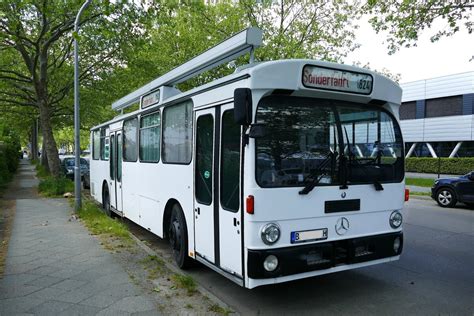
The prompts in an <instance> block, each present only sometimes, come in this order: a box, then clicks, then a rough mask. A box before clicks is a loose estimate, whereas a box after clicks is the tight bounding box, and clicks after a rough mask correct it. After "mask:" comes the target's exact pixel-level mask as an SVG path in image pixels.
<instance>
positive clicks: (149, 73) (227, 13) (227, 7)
mask: <svg viewBox="0 0 474 316" xmlns="http://www.w3.org/2000/svg"><path fill="white" fill-rule="evenodd" d="M359 14H360V11H359V10H357V8H356V7H355V6H354V5H351V4H347V3H343V2H338V1H335V2H324V3H322V2H320V1H305V2H304V3H303V2H301V1H296V0H285V1H279V2H277V1H255V0H242V1H237V2H234V1H219V2H218V3H216V4H204V3H203V2H200V1H193V2H189V3H186V2H185V3H178V2H164V3H163V5H162V6H161V7H160V10H159V12H158V14H157V19H156V20H155V27H154V28H153V30H152V31H151V32H150V33H151V37H150V41H149V42H147V43H145V44H144V45H143V46H141V47H140V49H139V50H133V51H130V55H129V59H128V60H127V64H126V67H123V68H121V69H116V70H115V72H114V75H113V76H114V77H115V79H112V81H115V85H114V87H115V88H114V89H112V90H114V91H121V95H120V96H123V95H125V94H126V93H128V92H130V91H133V90H134V89H136V88H138V87H139V86H141V85H143V84H145V83H147V82H149V81H151V80H152V79H154V78H156V77H158V76H160V75H162V74H164V73H166V72H168V71H170V70H171V69H173V68H175V67H177V66H179V65H180V64H182V63H184V62H185V61H187V60H189V59H190V58H191V57H193V56H196V55H198V54H200V53H202V52H204V51H205V50H207V49H208V48H210V47H212V46H213V45H216V44H218V43H219V42H221V41H223V40H225V39H226V38H228V37H230V36H231V35H233V34H236V33H237V32H239V31H241V30H243V29H245V28H247V27H250V26H257V27H260V28H261V29H262V30H263V31H264V35H263V38H264V45H263V47H261V48H259V49H258V50H257V51H256V59H257V61H259V60H260V61H264V60H274V59H285V58H315V59H322V60H329V61H341V60H342V57H344V56H345V55H346V54H347V53H348V52H350V51H352V50H354V49H356V48H357V44H356V43H355V36H354V30H355V29H356V26H355V25H353V23H352V22H353V21H354V20H355V19H356V18H358V16H359ZM247 62H248V56H247V57H246V58H245V57H244V58H241V59H239V60H237V61H236V63H235V66H238V65H241V64H243V63H247ZM235 66H232V64H231V65H224V66H221V67H219V68H218V69H216V70H213V71H209V72H207V73H204V74H202V75H201V76H199V77H198V78H195V79H193V80H190V81H189V82H186V83H184V84H181V85H180V88H181V89H183V90H187V89H190V88H192V87H195V86H198V85H201V84H203V83H205V82H209V81H211V80H213V79H215V78H218V77H222V76H223V75H226V74H230V73H232V72H233V71H234V70H235Z"/></svg>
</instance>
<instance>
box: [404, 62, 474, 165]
mask: <svg viewBox="0 0 474 316" xmlns="http://www.w3.org/2000/svg"><path fill="white" fill-rule="evenodd" d="M400 86H401V87H402V89H403V97H402V105H401V107H400V120H401V128H402V131H403V137H404V140H405V152H406V156H407V157H434V158H437V157H451V158H453V157H474V71H470V72H464V73H460V74H455V75H449V76H443V77H438V78H432V79H426V80H419V81H413V82H408V83H402V84H401V85H400Z"/></svg>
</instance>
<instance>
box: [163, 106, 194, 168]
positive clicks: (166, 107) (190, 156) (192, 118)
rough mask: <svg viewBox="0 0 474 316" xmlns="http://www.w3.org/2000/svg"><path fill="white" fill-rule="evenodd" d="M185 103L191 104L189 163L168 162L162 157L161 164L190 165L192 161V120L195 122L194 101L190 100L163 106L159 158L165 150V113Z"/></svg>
mask: <svg viewBox="0 0 474 316" xmlns="http://www.w3.org/2000/svg"><path fill="white" fill-rule="evenodd" d="M186 102H191V116H192V117H191V139H190V144H191V152H190V154H189V162H168V161H166V160H165V159H164V157H161V163H162V164H164V165H190V164H191V162H192V161H193V155H194V120H195V110H194V101H193V99H192V98H189V99H185V100H180V101H179V102H176V103H170V104H165V105H164V106H163V111H162V116H161V148H160V149H161V152H160V156H164V155H163V153H164V148H165V141H164V140H165V137H164V129H165V111H166V110H167V109H168V108H170V107H173V106H178V105H182V104H184V103H186Z"/></svg>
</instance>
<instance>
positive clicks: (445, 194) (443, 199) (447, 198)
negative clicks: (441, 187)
mask: <svg viewBox="0 0 474 316" xmlns="http://www.w3.org/2000/svg"><path fill="white" fill-rule="evenodd" d="M452 199H453V196H452V195H451V193H450V192H449V191H441V192H440V193H439V194H438V201H439V203H441V204H443V205H448V204H449V203H451V201H452Z"/></svg>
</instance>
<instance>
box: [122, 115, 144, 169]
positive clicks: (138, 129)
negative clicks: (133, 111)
mask: <svg viewBox="0 0 474 316" xmlns="http://www.w3.org/2000/svg"><path fill="white" fill-rule="evenodd" d="M133 120H136V121H137V132H136V133H135V138H136V140H135V141H136V143H137V150H135V154H136V158H135V160H128V159H125V152H126V151H125V143H126V142H125V140H126V137H125V123H126V122H129V121H133ZM138 134H140V117H139V116H138V115H136V116H133V117H129V118H127V119H125V120H123V123H122V162H137V161H138V156H139V152H138V151H139V148H138V147H139V146H140V144H139V135H138Z"/></svg>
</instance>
